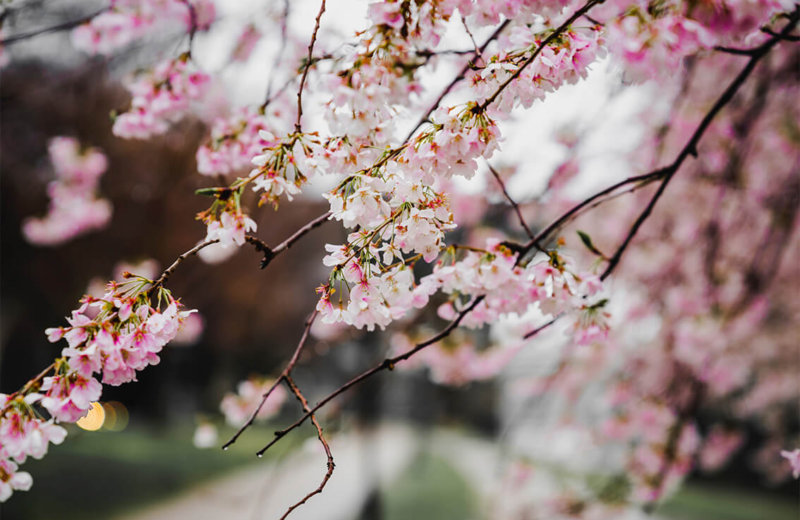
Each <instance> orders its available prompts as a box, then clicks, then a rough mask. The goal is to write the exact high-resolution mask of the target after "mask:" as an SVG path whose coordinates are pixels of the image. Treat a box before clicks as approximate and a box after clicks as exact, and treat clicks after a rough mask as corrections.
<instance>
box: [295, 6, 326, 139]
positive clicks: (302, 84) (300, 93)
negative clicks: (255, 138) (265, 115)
mask: <svg viewBox="0 0 800 520" xmlns="http://www.w3.org/2000/svg"><path fill="white" fill-rule="evenodd" d="M324 12H325V0H322V2H320V5H319V13H317V19H316V21H315V22H314V32H312V33H311V41H310V42H309V44H308V56H307V57H306V63H305V66H304V67H303V75H302V77H301V78H300V87H299V88H298V89H297V120H296V121H295V123H294V131H295V133H297V134H299V133H300V132H302V127H301V125H300V120H301V119H302V117H303V88H304V87H305V85H306V78H307V77H308V70H309V69H310V68H311V59H312V54H313V52H314V44H316V43H317V32H319V24H320V20H322V13H324Z"/></svg>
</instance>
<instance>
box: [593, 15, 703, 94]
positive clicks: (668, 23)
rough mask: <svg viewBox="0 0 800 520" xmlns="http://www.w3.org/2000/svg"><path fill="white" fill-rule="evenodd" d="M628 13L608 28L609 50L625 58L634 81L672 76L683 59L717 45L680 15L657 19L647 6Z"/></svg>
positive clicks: (693, 22) (701, 28)
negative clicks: (672, 72)
mask: <svg viewBox="0 0 800 520" xmlns="http://www.w3.org/2000/svg"><path fill="white" fill-rule="evenodd" d="M625 13H626V14H625V15H623V16H621V17H620V18H618V19H616V20H614V21H613V22H611V23H609V24H607V25H606V35H607V40H608V48H609V51H610V52H611V53H612V54H614V55H616V56H618V57H620V58H622V60H623V62H624V63H625V67H626V71H627V72H628V73H629V74H630V76H631V78H632V79H635V80H646V79H650V78H659V77H663V76H664V75H668V74H671V71H674V70H676V68H678V67H679V66H680V65H681V62H682V60H683V58H684V57H686V56H689V55H692V54H696V53H697V52H698V51H700V50H702V49H708V48H710V47H713V45H714V44H715V43H716V39H715V38H714V36H713V34H712V33H710V32H709V31H708V30H707V29H706V28H705V27H703V25H701V24H700V23H698V22H697V21H695V20H692V19H689V18H686V17H684V16H683V15H681V14H680V13H677V12H672V11H666V12H664V13H663V14H660V15H659V16H654V15H653V14H651V11H650V10H648V9H647V6H646V5H645V6H644V7H641V8H633V9H628V10H626V12H625Z"/></svg>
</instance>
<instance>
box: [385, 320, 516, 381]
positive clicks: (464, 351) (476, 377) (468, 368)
mask: <svg viewBox="0 0 800 520" xmlns="http://www.w3.org/2000/svg"><path fill="white" fill-rule="evenodd" d="M391 343H392V356H397V355H401V354H404V353H406V352H408V351H409V350H411V349H413V348H414V347H415V344H414V342H413V341H412V339H411V338H410V337H409V336H407V335H405V334H401V333H398V334H395V335H394V336H392V340H391ZM521 347H522V343H521V342H520V343H517V344H516V345H514V346H510V347H505V346H493V347H489V348H487V349H483V350H478V348H477V345H475V343H474V342H472V341H470V339H469V337H468V336H467V335H465V334H457V335H456V336H455V337H453V338H452V339H448V340H445V341H440V342H438V343H436V344H434V345H431V346H430V347H427V348H425V349H424V350H422V351H420V352H419V353H418V354H415V355H414V356H413V357H411V358H409V359H408V360H406V361H403V362H402V363H399V364H398V365H397V368H398V369H400V370H415V369H418V368H422V367H425V368H427V369H428V371H429V374H430V379H431V381H433V382H434V383H436V384H440V385H449V386H461V385H465V384H468V383H471V382H473V381H485V380H487V379H491V378H493V377H495V376H496V375H497V374H499V373H500V371H501V370H502V369H503V368H505V366H506V365H507V364H508V363H509V362H510V361H511V359H512V358H513V357H514V355H515V354H516V353H517V352H518V351H519V349H520V348H521Z"/></svg>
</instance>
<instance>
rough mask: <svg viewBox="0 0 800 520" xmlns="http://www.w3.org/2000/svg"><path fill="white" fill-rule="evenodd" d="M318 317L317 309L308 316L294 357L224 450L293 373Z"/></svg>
mask: <svg viewBox="0 0 800 520" xmlns="http://www.w3.org/2000/svg"><path fill="white" fill-rule="evenodd" d="M316 317H317V311H314V312H313V313H311V316H309V317H308V319H307V320H306V325H305V329H303V335H302V336H300V341H299V342H298V343H297V347H296V348H295V349H294V354H292V358H291V359H290V360H289V362H288V363H287V364H286V368H284V369H283V372H281V375H280V376H278V378H277V379H276V380H275V382H274V383H272V386H270V387H269V389H268V390H267V391H266V392H264V394H263V395H262V396H261V402H260V403H259V404H258V406H257V407H256V409H255V410H253V413H252V414H250V418H249V419H247V422H245V423H244V424H243V425H242V426H241V427H240V428H239V429H238V430H237V431H236V433H234V434H233V436H232V437H231V438H230V439H229V440H228V442H226V443H225V444H223V446H222V449H223V450H227V449H228V448H229V447H230V446H231V445H232V444H233V443H235V442H236V440H237V439H238V438H239V437H240V436H241V435H242V434H243V433H244V431H245V430H246V429H248V428H249V427H250V426H252V424H253V422H255V420H256V416H257V415H258V413H259V412H260V411H261V408H263V407H264V403H266V402H267V399H268V398H269V396H270V395H271V394H272V392H274V391H275V388H277V386H278V385H279V384H281V381H283V380H285V379H286V378H287V377H289V376H290V375H291V373H292V369H294V366H295V365H296V364H297V360H298V359H300V353H301V352H302V351H303V347H304V346H305V344H306V340H307V339H308V334H309V332H310V331H311V326H312V325H313V324H314V320H315V319H316Z"/></svg>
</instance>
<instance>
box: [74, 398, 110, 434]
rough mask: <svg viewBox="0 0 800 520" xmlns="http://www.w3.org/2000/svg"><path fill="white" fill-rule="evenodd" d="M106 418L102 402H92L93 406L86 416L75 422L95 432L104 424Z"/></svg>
mask: <svg viewBox="0 0 800 520" xmlns="http://www.w3.org/2000/svg"><path fill="white" fill-rule="evenodd" d="M105 419H106V412H105V410H104V409H103V405H101V404H100V403H92V407H91V408H89V413H88V414H87V415H86V417H81V418H80V419H78V422H77V423H75V424H77V425H78V426H80V427H81V428H83V429H84V430H89V431H90V432H93V431H95V430H99V429H100V428H101V427H102V426H103V422H105Z"/></svg>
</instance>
